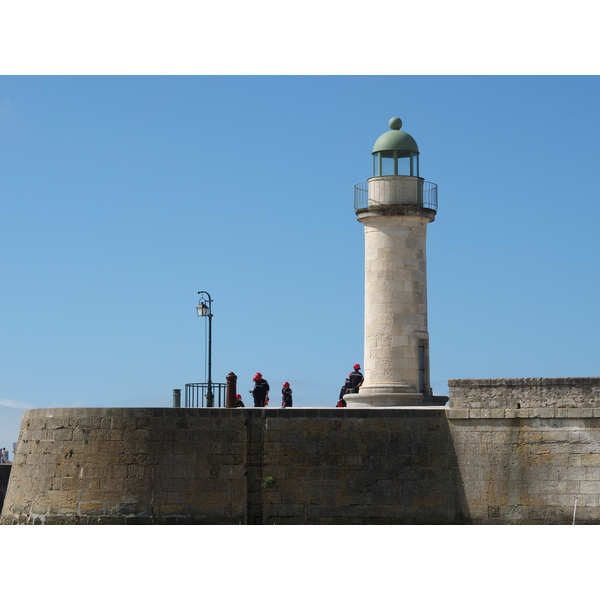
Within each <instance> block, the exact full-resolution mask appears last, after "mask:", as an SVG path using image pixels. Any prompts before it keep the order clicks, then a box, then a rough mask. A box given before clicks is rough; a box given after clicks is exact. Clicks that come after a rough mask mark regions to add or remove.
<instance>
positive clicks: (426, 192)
mask: <svg viewBox="0 0 600 600" xmlns="http://www.w3.org/2000/svg"><path fill="white" fill-rule="evenodd" d="M415 183H417V184H419V183H420V184H422V185H423V191H422V194H421V193H418V194H415V198H416V201H415V202H414V203H408V204H406V203H401V204H402V205H404V206H419V207H423V208H430V209H432V210H435V211H437V207H438V202H437V190H438V186H437V184H435V183H432V182H431V181H423V180H415V179H411V180H408V181H407V186H410V187H412V188H413V190H414V186H415ZM392 204H394V203H392V202H385V203H382V202H377V201H376V200H373V198H369V182H368V181H361V182H360V183H357V184H356V185H355V186H354V210H361V209H364V208H369V206H390V205H392Z"/></svg>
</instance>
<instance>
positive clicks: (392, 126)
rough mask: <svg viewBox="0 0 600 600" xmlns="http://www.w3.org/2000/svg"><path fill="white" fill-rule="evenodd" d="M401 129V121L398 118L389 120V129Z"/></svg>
mask: <svg viewBox="0 0 600 600" xmlns="http://www.w3.org/2000/svg"><path fill="white" fill-rule="evenodd" d="M401 127H402V119H400V118H399V117H392V118H391V119H390V129H400V128H401Z"/></svg>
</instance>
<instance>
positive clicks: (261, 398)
mask: <svg viewBox="0 0 600 600" xmlns="http://www.w3.org/2000/svg"><path fill="white" fill-rule="evenodd" d="M252 381H254V389H253V390H250V393H251V394H252V396H253V397H254V407H255V408H258V407H263V406H265V401H266V402H268V401H269V390H270V389H271V388H270V387H269V383H268V381H267V380H266V379H263V376H262V374H261V373H257V374H256V375H255V376H254V377H253V378H252Z"/></svg>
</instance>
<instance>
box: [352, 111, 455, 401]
mask: <svg viewBox="0 0 600 600" xmlns="http://www.w3.org/2000/svg"><path fill="white" fill-rule="evenodd" d="M389 126H390V130H389V131H387V132H386V133H384V134H383V135H381V136H380V137H379V138H378V139H377V141H376V142H375V145H374V146H373V152H372V155H373V176H372V177H371V178H370V179H369V180H368V181H366V182H363V183H358V184H356V185H355V186H354V210H355V212H356V217H357V219H358V221H359V222H360V223H362V224H363V226H364V232H365V324H364V328H365V329H364V350H365V352H364V383H363V385H362V386H361V387H360V388H359V393H358V394H347V395H345V396H344V398H345V400H346V402H347V404H348V406H349V407H365V406H373V407H379V406H380V407H384V406H388V407H389V406H420V405H424V404H443V403H444V402H445V400H446V398H443V401H442V398H439V399H438V398H433V397H432V396H433V394H432V391H431V383H430V373H429V331H428V328H427V259H426V237H427V225H428V224H429V223H431V222H433V220H434V219H435V216H436V213H437V185H436V184H434V183H430V182H427V181H425V180H424V179H423V178H422V177H421V174H420V168H419V157H420V155H419V147H418V146H417V142H416V141H415V140H414V138H413V137H412V136H411V135H409V134H408V133H406V132H405V131H402V121H401V120H400V119H399V118H398V117H394V118H393V119H391V120H390V122H389Z"/></svg>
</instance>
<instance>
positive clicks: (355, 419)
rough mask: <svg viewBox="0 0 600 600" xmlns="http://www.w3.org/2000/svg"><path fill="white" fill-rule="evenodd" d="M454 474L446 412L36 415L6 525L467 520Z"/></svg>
mask: <svg viewBox="0 0 600 600" xmlns="http://www.w3.org/2000/svg"><path fill="white" fill-rule="evenodd" d="M455 464H456V460H455V458H454V457H453V455H452V444H451V440H450V437H449V434H448V423H447V420H446V411H445V409H443V408H441V409H430V410H400V411H399V410H397V409H286V410H282V409H269V408H265V409H235V410H232V409H168V408H165V409H160V408H157V409H117V408H110V409H108V408H107V409H81V408H78V409H55V410H50V409H40V410H29V411H26V412H25V413H24V416H23V421H22V425H21V432H20V436H19V442H18V448H17V454H16V457H15V464H14V468H13V474H12V476H11V480H10V484H9V489H8V492H7V495H6V500H5V504H4V510H3V513H2V516H1V518H0V523H3V524H12V523H15V524H16V523H24V524H69V523H72V524H113V523H114V524H117V523H119V524H136V523H141V524H147V523H156V524H170V523H173V524H188V523H189V524H191V523H206V524H226V523H228V524H236V525H237V524H272V523H280V524H336V523H355V524H361V523H369V524H375V523H448V522H457V521H458V516H457V515H458V507H459V506H460V505H461V501H460V497H459V496H460V491H459V490H458V488H457V486H456V481H457V475H456V472H455ZM269 484H270V485H269Z"/></svg>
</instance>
